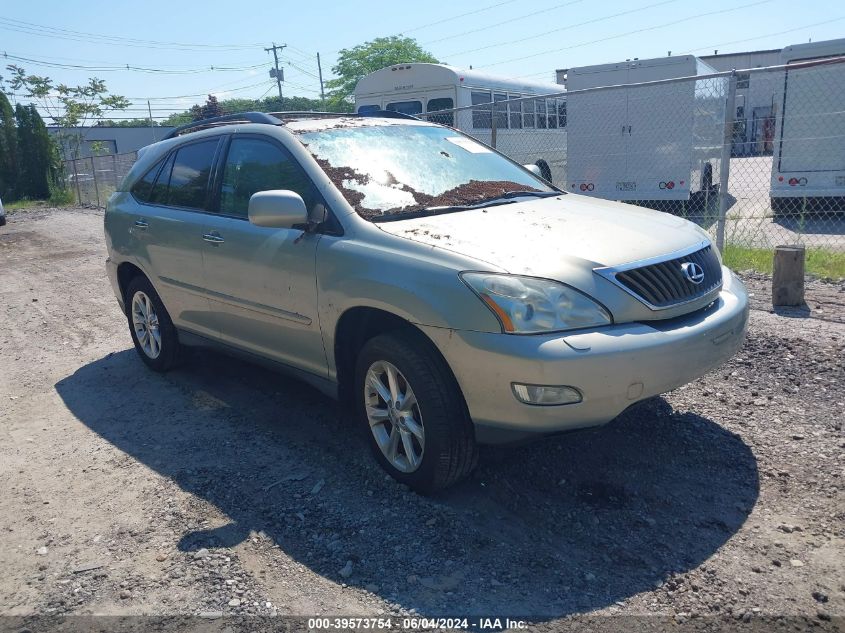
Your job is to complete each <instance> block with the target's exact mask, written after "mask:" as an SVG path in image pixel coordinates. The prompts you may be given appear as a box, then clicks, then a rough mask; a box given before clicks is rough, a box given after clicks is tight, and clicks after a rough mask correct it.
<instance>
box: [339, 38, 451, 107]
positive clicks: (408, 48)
mask: <svg viewBox="0 0 845 633" xmlns="http://www.w3.org/2000/svg"><path fill="white" fill-rule="evenodd" d="M413 62H428V63H431V64H437V63H438V61H437V58H436V57H434V55H432V54H431V53H429V52H427V51H425V50H423V48H422V47H421V46H420V45H419V44H418V43H417V41H416V40H415V39H414V38H412V37H400V36H396V35H392V36H390V37H377V38H376V39H374V40H372V41H371V42H365V43H363V44H359V45H358V46H355V47H354V48H344V49H342V50H341V51H340V53H339V54H338V58H337V64H336V65H335V66H333V67H332V72H333V73H334V74H335V75H337V78H336V79H331V80H329V81H327V82H326V87H327V88H328V89H329V91H330V92H329V101H330V102H331V103H333V104H335V105H336V106H337V105H339V104H341V103H344V102H346V103H348V102H349V101H350V99H351V98H352V95H353V93H354V92H355V85H356V84H357V83H358V81H359V80H360V79H361V78H362V77H363V76H364V75H368V74H369V73H371V72H374V71H376V70H380V69H382V68H385V67H387V66H392V65H393V64H403V63H404V64H408V63H413Z"/></svg>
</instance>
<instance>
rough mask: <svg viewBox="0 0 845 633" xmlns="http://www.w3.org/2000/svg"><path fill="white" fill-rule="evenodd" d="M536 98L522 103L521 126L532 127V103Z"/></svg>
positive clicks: (533, 123)
mask: <svg viewBox="0 0 845 633" xmlns="http://www.w3.org/2000/svg"><path fill="white" fill-rule="evenodd" d="M535 103H536V99H531V101H525V102H523V104H522V125H523V127H534V125H535V122H534V107H535V106H534V104H535Z"/></svg>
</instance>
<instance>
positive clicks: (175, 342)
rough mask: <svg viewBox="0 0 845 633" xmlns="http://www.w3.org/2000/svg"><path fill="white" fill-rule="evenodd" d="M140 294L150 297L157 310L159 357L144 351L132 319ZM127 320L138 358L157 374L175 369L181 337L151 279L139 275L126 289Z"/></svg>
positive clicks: (179, 354)
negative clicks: (135, 299)
mask: <svg viewBox="0 0 845 633" xmlns="http://www.w3.org/2000/svg"><path fill="white" fill-rule="evenodd" d="M138 293H143V294H144V295H146V296H147V297H149V299H150V302H151V303H152V305H153V309H154V310H155V315H156V316H157V317H158V331H159V334H160V341H161V344H160V345H161V346H160V351H159V353H158V355H157V356H155V357H152V356H151V355H150V354H149V353H148V352H146V351H144V348H143V346H142V344H141V341H139V340H138V335H137V333H136V331H135V326H134V325H133V319H132V304H133V300H134V298H135V296H136V295H137V294H138ZM125 303H126V319H127V322H128V324H129V334H130V336H131V337H132V342H133V343H134V344H135V351H136V352H138V356H140V357H141V360H142V361H144V364H145V365H146V366H147V367H149V368H150V369H152V370H153V371H157V372H166V371H169V370H170V369H173V367H175V366H176V365H177V364H178V362H179V358H180V356H181V345H180V344H179V335H178V333H177V332H176V328H175V327H174V325H173V321H172V320H171V319H170V314H169V313H168V312H167V309H166V308H165V307H164V304H163V303H162V302H161V298H160V297H159V296H158V293H157V292H156V291H155V288H153V285H152V284H151V283H150V281H149V279H147V278H146V277H144V276H142V275H139V276H137V277H135V278H134V279H132V281H130V282H129V285H128V286H127V287H126V298H125Z"/></svg>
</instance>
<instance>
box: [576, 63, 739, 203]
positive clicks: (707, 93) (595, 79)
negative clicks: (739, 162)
mask: <svg viewBox="0 0 845 633" xmlns="http://www.w3.org/2000/svg"><path fill="white" fill-rule="evenodd" d="M714 72H715V71H714V70H713V68H711V67H710V66H708V65H707V64H705V63H703V62H702V61H701V60H700V59H698V58H696V57H695V56H693V55H683V56H678V57H663V58H658V59H642V60H633V61H625V62H620V63H616V64H601V65H597V66H583V67H580V68H571V69H569V71H568V74H567V80H566V88H567V109H568V115H569V116H568V123H569V126H568V139H567V140H568V146H569V160H568V171H567V175H568V181H567V187H566V188H567V189H568V190H569V191H572V192H575V193H582V194H585V195H589V196H596V197H599V198H607V199H612V200H635V201H666V200H673V201H687V200H690V199H691V198H692V199H693V200H694V201H702V202H706V200H707V198H708V197H709V196H711V195H713V194H715V193H716V190H717V188H718V182H719V180H718V170H719V157H720V153H721V146H722V139H723V137H724V120H725V97H726V87H727V82H726V81H725V80H723V79H721V78H710V79H706V80H700V81H696V80H693V79H690V80H685V81H671V82H662V83H656V84H650V85H649V84H647V85H636V86H626V85H625V84H639V83H641V82H653V81H660V80H666V79H676V78H681V77H698V76H701V75H707V74H711V73H714ZM600 86H615V87H612V88H607V89H602V90H587V91H584V92H579V91H581V90H582V89H587V88H597V87H600ZM666 206H668V205H666ZM658 208H663V205H658Z"/></svg>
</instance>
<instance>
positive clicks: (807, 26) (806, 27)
mask: <svg viewBox="0 0 845 633" xmlns="http://www.w3.org/2000/svg"><path fill="white" fill-rule="evenodd" d="M842 20H845V15H843V16H840V17H838V18H831V19H827V20H822V21H821V22H814V23H813V24H806V25H804V26H796V27H795V28H793V29H787V30H785V31H778V32H777V33H767V34H766V35H758V36H756V37H747V38H745V39H742V40H734V41H732V42H722V43H720V44H710V45H709V46H701V47H700V48H693V49H690V50H688V51H687V53H695V52H697V51H707V50H713V49H715V48H716V47H718V46H730V45H731V44H743V43H745V42H753V41H754V40H762V39H765V38H767V37H775V36H776V35H786V34H787V33H794V32H795V31H801V30H803V29H810V28H813V27H814V26H821V25H822V24H831V23H833V22H841V21H842Z"/></svg>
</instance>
